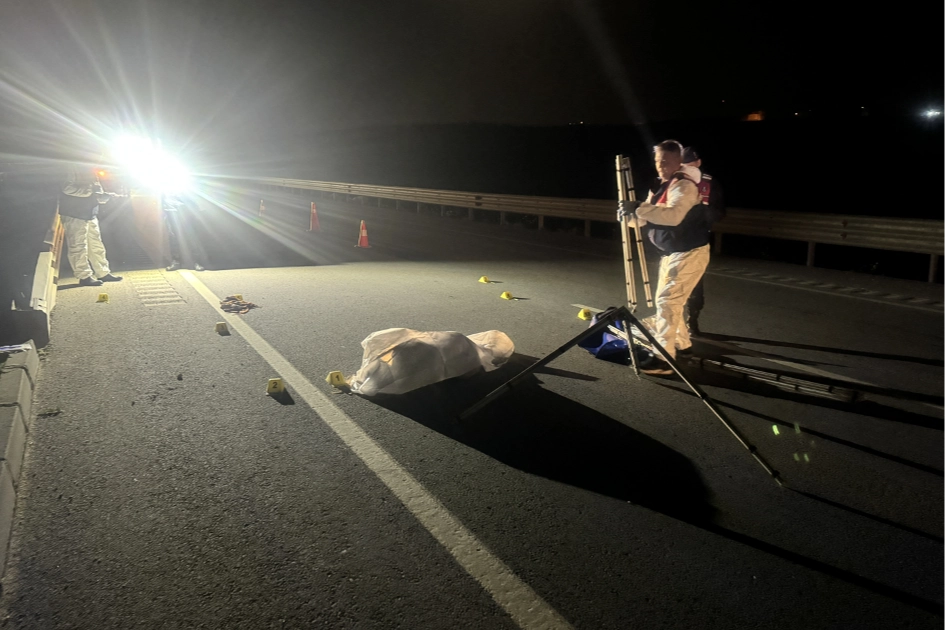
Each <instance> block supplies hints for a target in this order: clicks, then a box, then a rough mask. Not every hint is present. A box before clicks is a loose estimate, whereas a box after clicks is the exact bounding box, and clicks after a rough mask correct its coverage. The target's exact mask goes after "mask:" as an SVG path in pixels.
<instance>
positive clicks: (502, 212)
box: [499, 210, 509, 225]
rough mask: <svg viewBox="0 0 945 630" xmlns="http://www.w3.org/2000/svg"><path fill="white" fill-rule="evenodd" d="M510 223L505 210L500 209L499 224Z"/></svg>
mask: <svg viewBox="0 0 945 630" xmlns="http://www.w3.org/2000/svg"><path fill="white" fill-rule="evenodd" d="M508 223H509V222H508V221H506V220H505V212H504V211H502V210H500V211H499V225H508Z"/></svg>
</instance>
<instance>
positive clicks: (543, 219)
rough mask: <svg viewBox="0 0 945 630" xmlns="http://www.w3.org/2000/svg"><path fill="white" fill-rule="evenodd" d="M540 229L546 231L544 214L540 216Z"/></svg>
mask: <svg viewBox="0 0 945 630" xmlns="http://www.w3.org/2000/svg"><path fill="white" fill-rule="evenodd" d="M538 229H539V230H544V229H545V215H543V214H540V215H538Z"/></svg>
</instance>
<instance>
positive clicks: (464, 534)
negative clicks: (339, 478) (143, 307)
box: [180, 270, 572, 630]
mask: <svg viewBox="0 0 945 630" xmlns="http://www.w3.org/2000/svg"><path fill="white" fill-rule="evenodd" d="M180 275H181V276H182V277H183V278H184V279H185V280H186V281H187V282H188V283H190V285H191V286H192V287H194V289H196V290H197V293H199V294H200V295H201V297H203V299H205V300H206V301H207V302H208V303H209V304H210V306H212V307H213V308H214V310H216V311H217V314H218V316H220V317H223V318H224V319H225V320H226V321H227V323H228V324H229V325H230V328H232V329H233V330H235V331H236V332H238V333H239V334H240V335H241V336H242V337H243V339H245V340H246V342H247V343H248V344H249V345H250V346H252V348H253V349H254V350H255V351H256V352H258V353H259V355H260V356H261V357H262V358H263V359H265V360H266V362H267V363H268V364H269V365H270V366H271V367H272V369H273V370H275V371H276V373H277V374H279V375H280V376H281V377H282V379H283V380H284V381H285V382H286V384H288V385H289V386H290V387H292V389H294V390H295V391H296V393H297V394H298V395H299V396H301V397H302V399H303V400H304V401H305V402H306V403H308V405H309V406H310V407H311V408H312V409H313V410H314V411H315V413H317V414H318V415H319V416H320V417H321V419H322V420H323V421H324V422H325V424H327V425H328V426H329V427H330V428H331V429H332V431H334V432H335V433H336V434H337V435H338V437H340V438H341V439H342V441H343V442H344V443H345V444H347V445H348V448H350V449H351V450H352V451H354V454H355V455H357V456H358V457H359V458H360V459H361V461H362V462H364V464H365V465H366V466H367V467H368V468H369V469H370V470H371V472H373V473H374V474H375V475H377V477H378V478H379V479H380V480H381V481H382V482H383V483H384V485H386V486H387V487H388V488H390V490H391V492H393V493H394V495H395V496H396V497H397V498H398V499H400V501H401V503H403V504H404V506H405V507H406V508H407V509H408V510H410V513H411V514H413V515H414V517H415V518H416V519H417V520H418V521H420V524H421V525H423V526H424V527H425V528H426V529H427V531H428V532H430V534H432V535H433V537H434V538H436V540H437V541H439V543H440V544H441V545H443V547H445V548H446V550H447V551H449V552H450V554H451V555H452V556H453V557H454V558H455V559H456V561H457V562H458V563H459V565H460V566H461V567H463V569H465V570H466V571H467V572H468V573H469V574H470V575H471V576H473V577H474V578H475V579H476V581H477V582H479V584H481V585H482V587H483V588H484V589H485V590H486V592H488V593H489V595H491V596H492V598H493V599H494V600H495V601H496V603H497V604H499V606H501V607H502V608H503V609H504V610H505V611H506V612H507V613H508V614H509V615H510V616H511V617H512V620H513V621H515V623H516V624H517V625H518V626H519V627H520V628H523V630H533V629H534V630H539V629H544V628H562V629H570V628H571V627H572V626H571V624H569V623H568V622H567V621H566V620H565V619H564V618H563V617H562V616H561V615H559V614H558V612H557V611H556V610H555V609H554V608H552V607H551V606H549V605H548V603H547V602H545V600H543V599H542V598H541V596H540V595H538V593H536V592H535V591H534V590H532V588H531V587H530V586H528V585H527V584H525V583H524V582H523V581H522V580H520V579H519V578H518V576H517V575H515V573H513V572H512V570H511V569H510V568H509V567H508V566H507V565H506V564H505V563H504V562H502V560H500V559H499V558H498V557H497V556H495V555H494V554H493V553H492V552H491V551H490V550H489V549H488V548H487V547H486V546H485V544H483V543H482V541H480V540H479V539H478V538H476V536H475V534H473V533H472V532H471V531H469V530H468V529H467V528H466V526H465V525H463V524H462V523H461V522H460V520H459V519H457V518H456V517H455V516H453V515H452V514H451V513H450V511H449V510H447V509H446V507H445V506H444V505H443V504H442V503H440V502H439V501H438V500H437V499H436V497H434V496H433V495H432V494H430V493H429V492H427V490H426V488H424V487H423V486H422V485H421V484H420V482H419V481H417V480H416V479H414V478H413V476H412V475H411V474H410V473H409V472H407V471H406V470H404V469H403V468H402V467H401V466H400V464H398V463H397V461H396V460H394V458H393V457H391V456H390V454H388V453H387V451H385V450H384V448H383V447H382V446H381V445H379V444H378V443H377V442H375V441H374V440H373V439H371V437H370V436H369V435H368V434H367V433H365V432H364V430H363V429H361V427H359V426H358V425H357V424H356V423H355V421H354V420H352V419H351V418H350V417H349V416H348V415H347V414H345V412H343V411H342V410H341V409H340V408H338V407H337V406H336V405H335V404H334V403H333V402H331V401H330V400H329V399H328V398H327V397H326V396H325V394H323V393H322V392H320V391H319V390H318V388H316V387H315V386H314V385H312V383H311V382H309V380H308V379H307V378H305V377H304V376H303V375H302V373H301V372H299V371H298V370H296V369H295V367H293V366H292V364H291V363H289V362H288V361H287V360H286V359H285V357H283V356H282V355H281V354H280V353H279V351H278V350H276V349H275V348H273V347H272V346H271V345H269V343H268V342H267V341H266V340H265V339H263V338H262V337H260V336H259V335H258V334H257V333H256V331H255V330H253V329H252V328H251V327H250V326H249V324H247V323H246V322H244V321H243V320H242V319H240V317H239V316H237V315H234V314H231V313H227V312H225V311H222V310H220V308H219V304H220V298H218V297H217V296H216V295H214V294H213V292H212V291H211V290H210V289H208V288H207V286H206V285H205V284H203V282H201V281H200V280H198V279H197V277H196V276H194V275H193V274H192V273H191V272H189V271H186V270H182V271H180Z"/></svg>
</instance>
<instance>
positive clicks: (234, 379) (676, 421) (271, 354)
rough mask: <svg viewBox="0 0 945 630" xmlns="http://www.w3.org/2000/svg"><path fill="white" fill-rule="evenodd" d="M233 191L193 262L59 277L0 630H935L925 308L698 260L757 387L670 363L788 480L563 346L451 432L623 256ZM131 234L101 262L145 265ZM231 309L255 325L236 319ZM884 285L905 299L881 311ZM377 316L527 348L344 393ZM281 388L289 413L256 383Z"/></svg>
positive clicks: (612, 280) (938, 378)
mask: <svg viewBox="0 0 945 630" xmlns="http://www.w3.org/2000/svg"><path fill="white" fill-rule="evenodd" d="M244 192H245V194H236V193H234V194H232V195H231V196H230V197H228V200H227V202H226V204H224V205H227V206H228V211H226V212H216V213H213V212H207V213H206V214H204V215H202V218H201V220H200V225H201V226H202V227H201V229H202V230H203V232H201V236H200V239H201V244H202V245H203V246H204V248H205V249H206V250H207V253H208V254H209V261H207V263H208V266H209V270H208V271H204V272H202V273H192V272H170V273H168V272H164V271H162V270H156V269H147V268H138V269H132V270H130V271H127V272H126V273H125V281H124V282H121V283H116V284H110V285H106V286H105V287H104V288H102V289H96V288H87V287H78V286H76V285H75V283H74V280H70V279H67V278H65V279H63V281H62V282H61V284H60V295H59V299H58V305H57V307H56V310H55V313H54V319H53V331H52V339H53V342H52V345H51V347H50V349H49V351H48V352H47V354H46V357H45V362H44V368H43V371H42V372H41V377H40V382H39V385H38V388H37V394H36V396H37V398H36V401H35V403H34V406H33V408H34V411H35V413H36V414H37V415H36V417H35V418H34V419H33V421H32V427H31V432H30V435H29V444H28V449H27V455H26V462H25V464H24V472H23V481H22V482H21V487H20V489H19V493H20V494H19V500H18V505H17V511H16V521H15V525H14V532H13V538H12V542H11V554H10V560H9V563H8V567H7V571H6V574H5V576H4V578H3V583H2V585H3V596H2V602H0V603H2V607H3V614H4V617H3V622H4V627H9V628H24V629H25V628H37V629H52V628H95V629H102V628H130V627H141V628H198V627H199V628H283V627H285V628H359V629H360V628H379V629H380V628H384V629H387V628H405V629H419V628H529V629H531V628H557V627H574V628H589V629H597V628H615V629H636V628H641V629H650V628H791V629H792V630H794V629H797V628H805V629H807V628H882V629H890V628H940V627H941V626H942V593H943V580H942V574H943V561H942V558H943V550H942V531H943V517H942V495H943V483H942V481H943V477H942V459H943V449H942V378H943V374H942V372H943V367H942V366H943V363H942V356H943V352H942V343H943V342H942V329H943V321H942V320H943V317H942V313H941V309H939V308H937V307H935V306H934V305H933V306H929V303H930V301H931V302H934V299H932V298H929V297H925V298H923V297H922V296H924V295H925V296H927V295H929V288H928V287H926V286H924V285H921V284H919V283H910V282H905V281H894V280H885V279H878V278H871V277H866V276H854V275H852V274H844V273H840V272H829V271H824V270H811V269H805V268H798V267H792V266H788V265H777V264H774V263H754V262H752V261H748V260H717V261H714V262H713V266H712V268H711V270H712V273H710V274H709V275H708V276H707V278H706V283H707V286H706V290H707V295H708V306H707V308H706V310H705V312H704V315H703V319H702V327H703V329H704V330H705V331H707V332H708V334H707V335H706V336H705V338H703V339H701V340H698V341H697V342H696V344H695V347H694V350H695V355H696V356H697V357H701V358H703V359H708V360H709V361H710V362H711V361H718V362H728V363H735V364H736V365H740V366H742V367H747V368H751V369H754V370H758V372H756V373H752V374H753V375H754V377H755V378H748V376H747V373H746V372H745V371H744V370H742V371H737V369H738V368H735V369H731V368H719V367H718V366H717V365H716V364H714V363H709V364H706V363H704V364H703V367H702V368H700V367H698V366H697V365H695V364H693V363H687V364H685V366H684V367H685V369H686V373H687V375H689V377H690V378H692V379H693V380H694V381H695V382H697V383H699V384H700V385H701V386H702V387H704V389H705V391H706V392H707V393H708V394H709V396H710V397H711V399H712V400H713V401H715V402H716V403H717V404H718V406H719V408H720V409H721V410H722V411H723V412H724V413H725V414H726V416H727V417H728V418H730V420H731V422H732V424H733V425H734V426H735V427H737V429H738V430H739V431H740V432H742V433H743V434H744V436H745V437H746V438H747V440H748V441H749V442H750V443H751V444H753V445H754V446H756V447H757V449H758V451H759V453H760V454H761V455H762V456H763V457H764V458H765V459H766V460H767V461H769V462H770V463H771V464H772V465H773V466H774V467H775V468H776V469H777V470H779V471H780V473H781V475H782V477H783V478H784V479H785V481H786V483H787V487H785V488H781V487H778V485H777V484H776V483H774V481H773V480H772V479H771V478H770V477H769V476H768V475H767V474H766V473H765V471H764V470H763V469H762V468H761V467H760V466H759V465H758V464H757V463H756V462H755V461H754V460H753V459H752V457H751V456H750V455H749V453H748V452H747V451H746V450H745V449H744V448H743V447H742V446H741V445H740V444H739V443H738V442H737V441H736V439H735V438H734V437H733V436H732V435H731V434H730V433H729V432H728V431H727V430H726V428H725V427H724V426H723V424H722V423H721V422H720V421H719V420H717V419H716V418H715V417H714V416H713V415H712V414H711V413H710V411H709V409H708V408H707V407H706V406H705V405H704V404H703V402H702V401H700V400H699V398H698V397H696V396H695V395H694V394H693V393H692V392H691V391H690V390H689V389H688V388H687V387H686V386H685V385H684V384H683V383H682V382H681V381H680V380H678V379H676V378H650V377H643V378H642V379H637V378H636V377H634V376H633V374H632V372H631V370H630V369H629V368H628V367H626V366H624V365H619V364H615V363H609V362H605V361H601V360H598V359H595V358H594V357H592V356H591V355H590V354H588V353H587V352H586V351H584V350H581V349H578V348H575V349H571V350H569V351H568V352H566V353H565V354H564V355H563V356H561V357H560V358H559V359H557V360H555V361H554V362H553V363H551V364H550V365H549V366H547V367H545V368H543V369H541V370H540V371H539V372H537V373H535V374H534V375H533V376H532V377H530V378H529V379H527V380H526V381H525V382H524V383H523V384H522V385H521V386H519V387H517V388H515V389H514V390H513V391H511V392H509V393H508V394H506V395H504V396H502V397H501V398H499V399H497V400H496V401H494V402H493V403H492V404H491V405H489V406H488V407H486V408H485V409H484V410H482V411H481V412H480V413H478V414H477V415H475V416H473V417H472V418H469V419H467V420H465V421H462V422H460V421H458V420H457V415H458V414H459V413H460V412H461V411H462V410H463V409H465V408H467V407H468V406H469V405H470V404H472V403H473V402H475V401H476V400H478V399H480V398H481V397H482V396H484V395H485V394H487V393H488V392H489V391H491V390H492V389H493V388H495V387H496V386H498V385H499V384H500V383H502V382H503V381H504V380H506V379H508V378H510V377H511V376H513V375H514V374H516V373H517V372H518V371H520V370H521V369H524V368H525V367H526V366H528V365H529V364H530V363H531V362H533V361H534V360H536V359H537V358H540V357H543V356H545V355H547V354H548V353H550V352H552V351H553V350H555V349H556V348H557V347H559V346H560V345H561V344H563V343H565V342H566V341H567V340H569V339H570V338H571V337H573V336H574V335H577V334H578V333H579V332H580V331H582V330H583V329H584V328H585V327H586V326H587V323H586V322H583V321H581V320H579V319H577V318H576V314H577V311H578V308H577V307H575V306H573V305H575V304H577V305H587V306H593V307H597V308H604V307H607V306H610V305H615V304H620V303H622V302H623V301H624V299H625V289H624V281H623V274H622V263H621V262H620V259H619V243H613V242H606V241H603V240H596V239H594V240H586V239H583V238H582V237H580V236H578V235H574V234H567V233H561V232H558V233H553V234H541V233H537V232H535V231H530V230H527V229H525V228H523V227H510V226H499V225H492V224H487V223H480V222H477V223H472V222H469V221H466V220H464V219H461V218H458V217H453V216H446V217H442V218H441V217H440V216H430V215H434V214H436V215H438V214H439V209H438V208H422V211H421V212H420V213H416V212H411V211H407V210H404V209H401V210H395V209H393V208H385V209H374V208H370V207H362V206H361V205H359V202H355V203H350V204H348V203H342V202H341V201H337V202H334V201H329V200H323V199H320V200H319V202H318V203H319V205H318V208H319V213H320V215H319V219H320V224H321V231H320V232H319V233H307V232H306V231H305V227H307V224H308V216H307V204H308V199H303V198H290V197H284V198H282V199H279V198H275V196H274V195H270V196H273V198H272V199H267V204H266V209H267V213H266V215H265V216H263V217H261V218H260V217H258V216H256V217H254V216H253V215H254V212H255V207H254V203H257V202H254V201H253V199H256V198H258V193H256V192H254V191H244ZM257 205H258V204H257ZM446 214H447V215H449V214H450V213H449V212H447V213H446ZM361 219H365V220H367V225H368V230H369V238H370V243H371V246H372V247H371V248H370V249H359V248H355V247H354V244H355V243H356V242H357V235H358V234H357V226H358V222H359V220H361ZM103 223H104V222H103ZM119 223H120V221H118V220H116V221H114V222H113V225H114V226H116V227H115V229H114V230H113V231H112V233H111V234H110V235H109V238H110V242H109V246H110V248H111V249H110V251H111V253H112V259H113V260H114V261H116V266H117V267H119V268H121V267H124V268H126V269H127V268H131V267H135V266H136V265H135V262H134V261H135V256H136V254H135V251H134V248H133V247H131V246H130V245H129V244H128V242H127V234H123V233H122V231H121V230H120V229H119V228H118V227H117V226H118V225H119ZM104 224H105V225H108V224H107V223H104ZM122 239H125V242H122ZM734 267H739V268H742V269H744V268H755V269H756V270H762V271H764V272H765V274H764V275H765V276H766V277H767V279H764V278H761V279H760V280H759V278H758V277H757V276H755V277H752V278H750V277H745V276H739V274H737V273H728V272H726V271H725V270H726V269H732V268H734ZM483 275H485V276H488V277H489V278H490V279H492V280H494V281H495V282H494V283H491V284H483V283H480V282H478V279H479V278H480V276H483ZM786 276H790V277H791V278H790V280H784V278H785V277H786ZM653 277H654V279H655V273H654V274H653ZM792 282H793V284H792ZM798 282H807V284H803V285H801V284H798ZM812 283H813V284H812ZM825 283H826V284H827V285H829V287H831V288H828V289H824V290H810V287H811V286H819V285H824V284H825ZM851 283H854V284H855V283H859V284H857V285H856V286H858V287H860V288H861V289H863V290H861V291H859V292H856V291H853V292H851V291H843V289H844V288H849V287H850V286H853V285H852V284H851ZM805 287H807V288H805ZM103 291H107V292H108V296H109V301H108V302H107V303H98V302H96V298H97V296H98V294H99V293H100V292H103ZM503 291H509V292H510V293H512V295H514V296H517V297H520V298H523V299H520V300H514V301H507V300H502V299H500V298H499V294H500V293H501V292H503ZM933 292H934V290H933ZM234 293H240V294H242V295H243V296H244V298H245V299H246V300H248V301H250V302H253V303H255V304H257V305H258V306H259V308H255V309H252V310H250V311H249V312H248V313H246V314H244V315H224V314H223V313H222V312H221V311H220V310H219V309H218V308H217V301H218V300H219V299H221V298H223V297H225V296H227V295H230V294H234ZM641 293H642V291H641ZM939 293H940V289H939ZM857 294H859V295H860V296H859V297H857ZM889 294H895V295H896V296H905V298H908V297H910V296H917V297H918V299H916V300H912V301H908V300H907V301H901V300H900V301H899V302H896V301H895V298H889V299H888V300H887V299H886V298H881V299H873V298H869V297H867V296H876V295H880V296H888V295H889ZM933 298H934V295H933ZM884 300H886V301H885V302H884ZM939 300H940V296H939ZM650 312H651V310H650V309H647V308H646V306H645V305H643V306H642V307H641V309H640V311H639V314H640V315H647V314H649V313H650ZM219 321H228V322H229V323H230V329H231V332H232V334H231V335H229V336H221V335H219V334H217V333H216V332H215V330H214V326H215V324H216V323H217V322H219ZM390 327H406V328H413V329H417V330H455V331H460V332H463V333H465V334H470V333H475V332H481V331H486V330H493V329H496V330H501V331H503V332H505V333H507V334H508V335H509V336H510V337H511V339H512V340H513V341H514V343H515V352H516V354H515V356H514V357H513V359H512V360H511V361H510V363H509V364H508V365H506V366H504V367H503V368H501V369H499V370H496V371H494V372H491V373H488V374H479V375H477V376H474V377H472V378H467V379H455V380H452V381H447V382H444V383H440V384H437V385H434V386H430V387H428V388H424V389H422V390H418V391H415V392H411V393H409V394H404V395H400V396H376V397H371V398H368V397H359V396H355V395H345V394H340V393H335V392H334V391H333V390H332V388H331V387H330V386H329V385H328V384H327V383H326V382H325V377H326V375H327V374H328V373H329V372H330V371H332V370H340V371H342V372H344V373H345V374H351V373H353V372H354V371H356V370H357V369H358V367H359V366H360V362H361V352H362V349H361V346H360V342H361V341H362V340H363V339H364V338H365V337H366V336H367V335H368V334H370V333H371V332H373V331H376V330H382V329H385V328H390ZM771 374H782V375H788V376H792V377H795V378H798V379H801V381H803V382H805V383H807V385H806V386H805V387H807V389H804V388H803V387H802V388H801V391H797V390H793V391H792V390H791V386H785V385H781V386H776V385H775V384H772V383H770V382H767V381H766V380H764V379H766V378H769V377H770V375H771ZM277 376H278V377H282V378H283V379H284V380H285V382H286V384H287V385H288V392H289V397H288V398H287V399H282V400H276V399H274V398H272V397H269V396H267V395H265V393H264V391H265V388H266V385H267V380H268V379H269V378H273V377H277ZM830 384H832V385H833V386H834V387H832V388H830V387H828V385H830ZM828 390H829V391H828ZM815 391H816V392H818V393H819V394H818V395H814V393H813V392H815Z"/></svg>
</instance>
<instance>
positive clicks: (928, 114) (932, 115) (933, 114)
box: [925, 109, 942, 118]
mask: <svg viewBox="0 0 945 630" xmlns="http://www.w3.org/2000/svg"><path fill="white" fill-rule="evenodd" d="M941 115H942V112H941V110H938V109H930V110H927V111H926V112H925V117H926V118H938V117H939V116H941Z"/></svg>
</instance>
